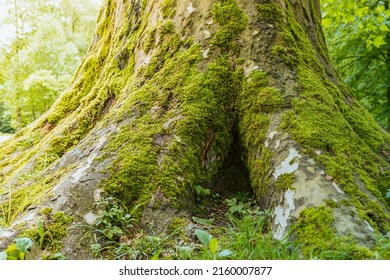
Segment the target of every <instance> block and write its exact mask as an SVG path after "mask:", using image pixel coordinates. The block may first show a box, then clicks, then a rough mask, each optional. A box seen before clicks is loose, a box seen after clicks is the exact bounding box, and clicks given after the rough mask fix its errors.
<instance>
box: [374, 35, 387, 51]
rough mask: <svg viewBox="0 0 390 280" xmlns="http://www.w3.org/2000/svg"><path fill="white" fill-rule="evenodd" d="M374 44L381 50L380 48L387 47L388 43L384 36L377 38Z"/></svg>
mask: <svg viewBox="0 0 390 280" xmlns="http://www.w3.org/2000/svg"><path fill="white" fill-rule="evenodd" d="M372 44H373V45H374V46H375V47H377V48H380V46H382V45H386V42H385V40H384V39H383V36H380V35H379V36H376V37H375V39H374V41H373V42H372Z"/></svg>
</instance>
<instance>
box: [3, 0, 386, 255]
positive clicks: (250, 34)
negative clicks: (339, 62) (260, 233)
mask: <svg viewBox="0 0 390 280" xmlns="http://www.w3.org/2000/svg"><path fill="white" fill-rule="evenodd" d="M318 2H319V1H316V0H303V1H296V0H276V1H266V0H252V1H240V0H238V1H235V0H220V1H200V0H192V1H188V0H185V1H174V0H172V1H158V0H154V1H153V0H150V1H140V0H138V1H137V0H135V1H121V0H107V1H106V2H105V4H104V6H103V8H102V10H101V13H100V17H99V20H98V27H97V31H96V35H95V39H94V41H93V42H92V44H91V47H90V49H89V51H88V53H87V55H86V57H85V58H84V60H83V63H82V65H81V66H80V67H79V69H78V71H77V73H76V75H75V77H74V79H73V82H72V85H71V86H70V88H69V89H68V90H67V91H66V92H64V93H63V95H62V96H61V97H60V99H59V100H58V101H57V102H56V103H55V104H54V106H53V107H52V108H51V109H50V110H49V112H48V113H46V114H45V115H44V116H42V117H41V118H40V119H39V120H38V121H37V122H35V123H34V124H33V125H32V126H30V127H28V128H26V129H25V130H23V131H21V132H19V133H17V135H16V136H15V137H14V138H13V140H12V141H9V142H7V143H6V144H4V145H3V146H1V147H0V176H1V177H0V178H1V179H2V180H3V182H2V183H1V184H0V187H2V189H3V190H4V192H3V194H2V196H1V198H0V201H2V202H3V205H7V202H9V200H10V197H11V195H10V194H12V201H11V202H12V203H11V204H12V207H10V209H11V210H12V211H10V213H11V214H7V215H5V212H4V210H3V212H2V213H3V217H6V219H4V220H5V221H6V222H7V227H6V226H5V223H3V227H4V231H3V233H2V235H1V236H0V241H1V242H3V245H4V244H6V243H7V242H9V240H10V237H13V236H15V235H16V234H18V231H17V230H16V228H18V229H20V228H21V227H20V226H19V227H17V226H16V225H18V224H19V225H20V224H22V225H24V226H25V227H27V228H28V227H34V226H35V225H36V223H37V219H38V217H39V210H40V209H42V208H44V207H51V208H52V209H53V211H65V213H67V214H68V215H71V216H73V217H74V218H75V220H74V222H73V224H74V225H76V224H77V225H79V226H77V227H75V226H70V227H69V230H68V235H67V237H65V239H64V241H63V244H64V249H63V250H64V253H65V255H67V256H68V257H69V258H74V259H78V258H91V257H92V256H91V254H90V252H89V251H88V249H89V247H88V246H87V245H85V244H88V242H91V240H90V239H88V238H90V231H89V230H88V227H82V226H80V225H88V224H93V223H94V220H95V218H96V215H97V212H96V211H97V210H96V209H95V208H94V203H95V202H97V201H99V199H100V196H101V195H100V194H101V193H103V194H104V195H105V196H114V197H116V198H118V199H119V200H121V201H122V202H123V203H124V204H126V205H127V206H128V207H129V208H131V207H134V206H136V205H140V207H139V208H138V209H139V212H138V218H139V219H140V220H141V223H142V225H143V227H144V228H145V229H146V230H148V231H150V232H164V231H165V230H166V228H167V226H168V225H169V223H170V221H171V220H172V219H173V218H174V217H177V216H179V217H191V212H192V209H193V207H194V205H195V203H196V201H195V199H194V196H195V191H194V187H195V186H196V185H200V186H204V187H206V186H207V187H211V188H213V189H216V190H218V191H221V192H234V191H237V190H243V189H247V188H250V189H251V190H252V191H253V193H254V195H255V197H256V199H257V201H258V203H259V205H260V206H261V207H262V208H263V209H268V210H269V211H271V213H272V216H273V232H274V237H275V238H277V239H283V238H284V237H285V236H286V235H287V233H288V232H289V231H290V230H291V229H293V230H294V232H295V235H294V236H295V238H296V239H297V240H301V241H302V242H303V241H304V240H305V238H307V235H310V234H313V235H318V236H309V239H312V240H318V239H321V238H328V237H327V236H325V235H324V234H323V233H321V232H320V228H321V226H318V228H317V229H318V230H317V229H316V228H315V225H327V226H329V228H332V234H334V235H335V236H348V237H352V238H353V239H356V240H357V241H358V242H359V244H360V245H362V246H365V247H368V248H372V247H373V246H375V242H376V238H377V235H378V234H385V233H386V232H387V231H389V230H390V216H389V205H390V204H389V203H390V201H389V199H388V198H385V193H386V191H387V189H388V188H389V187H390V186H389V182H390V168H389V162H388V160H389V154H390V137H389V135H388V134H386V132H384V131H383V130H382V129H381V128H380V127H379V126H378V125H377V124H376V123H375V121H374V120H373V119H372V118H371V117H370V116H369V114H368V113H367V112H366V111H365V110H364V109H363V108H362V107H361V106H360V105H359V104H358V103H357V101H356V100H355V99H354V98H353V97H352V95H351V94H350V92H349V91H348V90H347V89H346V88H345V86H344V85H343V84H342V83H341V82H340V80H339V78H338V76H337V74H336V73H335V72H334V70H333V68H332V66H331V64H330V59H329V55H328V52H327V49H326V45H325V41H324V37H323V33H322V29H321V19H320V11H319V3H318ZM43 158H45V159H46V160H45V161H44V162H45V163H44V164H43V163H42V162H43V160H42V159H43ZM0 190H1V189H0ZM5 190H7V193H6V191H5ZM0 194H1V192H0ZM26 194H27V195H26ZM8 226H9V227H8ZM313 227H314V230H313ZM317 231H318V232H317ZM305 234H306V235H305ZM81 237H83V244H84V245H83V246H79V245H80V244H78V242H80V238H81ZM313 242H314V241H313Z"/></svg>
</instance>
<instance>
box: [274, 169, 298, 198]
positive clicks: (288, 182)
mask: <svg viewBox="0 0 390 280" xmlns="http://www.w3.org/2000/svg"><path fill="white" fill-rule="evenodd" d="M294 182H295V176H294V174H293V173H285V174H282V175H280V176H279V177H278V180H277V181H276V182H275V191H278V192H279V191H280V192H283V193H284V192H285V191H287V190H288V189H291V188H292V184H293V183H294Z"/></svg>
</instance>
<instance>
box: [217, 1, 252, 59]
mask: <svg viewBox="0 0 390 280" xmlns="http://www.w3.org/2000/svg"><path fill="white" fill-rule="evenodd" d="M212 14H213V17H214V19H215V21H216V22H217V23H219V25H220V28H219V29H218V30H217V32H216V34H215V36H214V38H213V40H212V44H214V45H216V46H218V47H219V48H221V50H222V51H223V52H228V51H230V52H236V51H237V49H238V48H237V40H238V38H239V36H240V34H241V32H242V31H244V30H245V28H246V25H247V22H248V19H247V16H246V15H245V13H244V12H243V11H242V10H241V9H240V8H239V6H238V5H237V2H236V0H220V1H219V2H218V3H216V4H215V5H214V6H213V10H212Z"/></svg>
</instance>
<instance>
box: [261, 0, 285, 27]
mask: <svg viewBox="0 0 390 280" xmlns="http://www.w3.org/2000/svg"><path fill="white" fill-rule="evenodd" d="M256 8H257V11H258V13H259V16H260V17H261V19H265V20H266V21H267V22H269V23H275V22H279V21H280V20H281V19H282V18H283V11H282V10H281V9H280V8H279V7H278V6H277V5H276V4H275V3H267V4H259V5H257V6H256Z"/></svg>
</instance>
